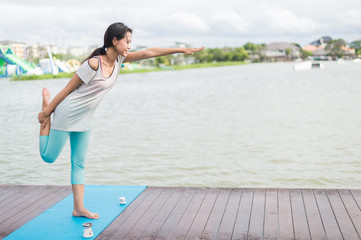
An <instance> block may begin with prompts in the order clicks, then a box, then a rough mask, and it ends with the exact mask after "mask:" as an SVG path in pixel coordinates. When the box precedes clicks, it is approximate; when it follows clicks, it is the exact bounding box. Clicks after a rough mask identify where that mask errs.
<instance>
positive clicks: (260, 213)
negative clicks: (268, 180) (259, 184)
mask: <svg viewBox="0 0 361 240" xmlns="http://www.w3.org/2000/svg"><path fill="white" fill-rule="evenodd" d="M265 200H266V190H265V189H255V191H254V199H253V206H252V215H251V220H250V223H249V230H248V238H251V239H263V226H264V214H265Z"/></svg>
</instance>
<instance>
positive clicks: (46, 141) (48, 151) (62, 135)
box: [39, 88, 69, 163]
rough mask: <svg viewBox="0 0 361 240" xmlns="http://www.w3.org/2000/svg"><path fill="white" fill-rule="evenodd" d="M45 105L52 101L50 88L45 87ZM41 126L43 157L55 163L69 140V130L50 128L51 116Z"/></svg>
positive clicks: (40, 147) (43, 106) (40, 139)
mask: <svg viewBox="0 0 361 240" xmlns="http://www.w3.org/2000/svg"><path fill="white" fill-rule="evenodd" d="M42 94H43V105H42V109H44V108H46V107H47V106H48V105H49V103H50V93H49V91H48V89H46V88H43V91H42ZM43 124H44V123H42V125H41V126H40V136H39V150H40V155H41V158H42V159H43V160H44V161H45V162H47V163H53V162H54V161H55V160H56V159H57V158H58V156H59V154H60V153H61V151H62V150H63V147H64V145H65V143H66V141H67V140H68V137H69V132H64V131H58V130H54V129H51V130H50V125H51V123H50V117H49V121H48V122H47V123H46V126H45V127H44V126H43Z"/></svg>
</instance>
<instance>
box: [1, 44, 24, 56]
mask: <svg viewBox="0 0 361 240" xmlns="http://www.w3.org/2000/svg"><path fill="white" fill-rule="evenodd" d="M0 46H9V47H10V48H11V50H12V51H13V53H14V54H15V55H16V56H18V57H19V58H22V59H25V58H26V46H25V43H23V42H15V41H11V40H5V41H0Z"/></svg>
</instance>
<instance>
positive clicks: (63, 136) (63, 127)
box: [38, 23, 203, 219]
mask: <svg viewBox="0 0 361 240" xmlns="http://www.w3.org/2000/svg"><path fill="white" fill-rule="evenodd" d="M131 41H132V30H131V29H130V28H128V27H127V26H126V25H124V24H123V23H114V24H111V25H110V26H109V27H108V29H107V30H106V32H105V34H104V45H103V47H101V48H98V49H96V50H95V51H94V52H93V53H92V54H91V55H90V56H89V57H88V58H87V59H86V60H85V61H84V62H83V64H82V65H81V66H80V67H79V69H78V70H77V71H76V74H74V76H73V77H72V78H71V79H70V81H69V83H68V84H67V85H66V87H65V88H64V89H63V90H61V91H60V92H59V93H58V94H57V95H56V96H55V97H54V99H53V100H52V101H50V94H49V91H48V90H47V89H46V88H43V91H42V94H43V106H42V111H41V112H40V113H39V116H38V119H39V123H40V124H41V127H40V139H39V148H40V154H41V157H42V159H43V160H44V161H45V162H48V163H52V162H54V161H55V160H56V159H57V157H58V156H59V154H60V152H61V151H62V149H63V147H64V145H65V143H66V141H67V139H68V138H70V148H71V184H72V190H73V196H74V210H73V216H79V217H80V216H82V217H87V218H91V219H97V218H99V215H98V214H96V213H92V212H90V211H88V210H87V209H86V208H85V207H84V203H83V197H84V163H85V155H86V152H87V148H88V143H89V133H90V130H89V129H90V120H91V118H92V115H93V113H94V111H95V109H96V108H97V106H98V105H99V103H100V101H101V100H102V98H103V97H104V95H105V94H106V93H107V92H108V91H109V90H110V89H111V88H112V86H113V85H114V83H115V81H116V79H117V76H118V72H119V70H120V67H121V64H122V62H133V61H138V60H141V59H146V58H152V57H157V56H165V55H169V54H173V53H183V54H186V55H191V54H193V53H194V52H198V51H200V50H202V49H203V47H202V48H149V49H145V50H142V51H139V52H129V49H130V44H131ZM53 112H54V116H53V121H52V123H50V115H51V114H52V113H53Z"/></svg>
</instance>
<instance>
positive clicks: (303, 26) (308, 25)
mask: <svg viewBox="0 0 361 240" xmlns="http://www.w3.org/2000/svg"><path fill="white" fill-rule="evenodd" d="M258 18H259V20H260V22H262V23H263V24H264V25H263V29H265V30H266V29H269V31H272V32H276V33H281V34H287V33H291V34H304V33H314V32H316V31H318V30H320V29H322V28H323V27H324V24H322V23H320V22H317V21H314V20H313V19H312V18H310V17H306V16H297V15H296V14H295V13H293V12H292V11H291V10H288V9H284V8H282V7H279V6H277V5H272V6H265V7H264V8H263V9H262V10H261V11H260V12H259V14H258Z"/></svg>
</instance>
